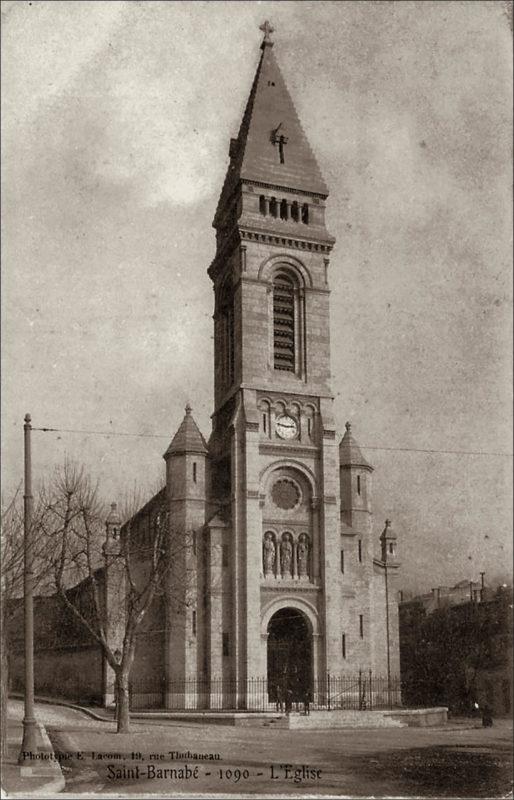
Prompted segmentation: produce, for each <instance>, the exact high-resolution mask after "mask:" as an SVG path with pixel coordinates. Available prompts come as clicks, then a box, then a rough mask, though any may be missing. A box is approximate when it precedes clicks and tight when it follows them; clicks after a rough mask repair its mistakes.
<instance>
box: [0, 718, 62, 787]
mask: <svg viewBox="0 0 514 800" xmlns="http://www.w3.org/2000/svg"><path fill="white" fill-rule="evenodd" d="M37 725H38V729H39V737H38V738H39V749H38V755H41V756H42V758H41V759H38V760H35V761H32V763H30V765H29V762H27V766H19V764H18V756H19V754H20V749H21V742H22V738H23V726H22V724H21V722H19V721H18V720H13V719H8V721H7V739H8V744H9V753H8V756H7V758H6V759H4V760H3V762H2V796H3V797H30V796H32V795H35V796H37V797H40V796H42V795H53V794H57V793H58V792H62V790H63V789H64V777H63V774H62V771H61V767H60V766H59V762H58V761H56V760H55V757H54V751H53V747H52V744H51V742H50V739H49V738H48V734H47V732H46V730H45V727H44V725H41V723H39V722H38V723H37Z"/></svg>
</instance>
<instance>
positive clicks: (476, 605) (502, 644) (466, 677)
mask: <svg viewBox="0 0 514 800" xmlns="http://www.w3.org/2000/svg"><path fill="white" fill-rule="evenodd" d="M438 597H439V603H438ZM400 659H401V674H402V687H403V699H404V701H405V702H406V703H407V704H409V705H447V706H449V708H450V710H451V711H454V712H456V713H470V711H471V710H472V708H473V704H474V703H478V704H479V706H484V705H485V704H487V705H488V706H490V707H491V709H492V710H493V712H494V713H495V714H509V713H510V712H511V710H512V589H511V588H507V587H506V586H500V587H499V588H498V589H497V590H496V591H493V590H491V589H489V588H488V587H486V586H484V585H483V583H482V582H470V581H462V582H460V583H458V584H457V585H456V586H455V587H453V588H452V589H448V587H441V588H440V589H434V590H433V591H432V592H431V593H430V594H427V595H420V596H418V597H414V598H411V599H409V600H404V601H403V602H400Z"/></svg>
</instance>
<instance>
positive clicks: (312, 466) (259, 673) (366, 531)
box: [107, 22, 399, 708]
mask: <svg viewBox="0 0 514 800" xmlns="http://www.w3.org/2000/svg"><path fill="white" fill-rule="evenodd" d="M261 29H262V30H263V32H264V39H263V41H262V44H261V54H260V60H259V63H258V67H257V72H256V74H255V78H254V81H253V84H252V86H251V89H250V93H249V96H248V101H247V103H246V108H245V111H244V114H243V118H242V120H241V124H240V128H239V133H238V135H237V138H233V139H231V140H230V145H229V157H230V162H229V165H228V169H227V173H226V177H225V181H224V183H223V186H222V188H221V193H220V197H219V201H218V205H217V208H216V210H215V214H214V221H213V227H214V229H215V231H216V253H215V256H214V260H213V261H212V263H211V264H210V266H209V268H208V270H207V272H208V276H209V278H210V280H211V281H212V283H213V288H214V342H215V345H214V351H215V352H214V406H213V413H212V431H211V433H210V436H209V437H208V438H207V437H205V438H204V435H203V434H202V432H201V431H200V430H199V428H198V426H197V424H196V422H195V419H194V415H193V410H192V409H191V408H190V407H189V406H187V407H186V409H185V416H184V419H183V421H182V423H181V425H180V427H179V429H178V430H177V432H176V434H175V436H174V438H173V440H172V441H171V443H170V445H169V447H168V448H167V450H166V452H165V453H164V460H165V464H166V485H165V487H164V489H163V490H162V491H161V492H160V493H159V494H158V495H157V496H156V497H155V498H154V499H153V500H151V501H150V502H149V503H148V504H147V505H146V506H145V507H144V508H143V509H141V510H140V511H139V512H138V513H137V514H136V515H135V517H134V518H133V519H132V520H131V522H130V524H131V525H134V526H136V527H138V526H139V527H141V526H144V525H145V524H146V522H145V520H148V519H149V518H151V516H152V509H155V508H157V507H158V506H160V505H161V504H162V503H164V505H165V508H166V513H167V517H168V520H169V526H170V530H173V531H174V535H175V536H177V535H179V536H183V537H184V540H185V539H186V537H189V539H190V546H188V547H184V548H183V550H182V551H181V553H180V555H177V556H176V558H175V563H174V567H173V569H172V570H171V571H170V579H169V592H170V597H169V598H167V602H164V603H163V605H162V609H163V611H162V614H163V615H164V617H165V620H164V623H163V624H162V625H161V634H162V635H159V636H156V637H154V640H153V643H152V646H149V645H144V644H141V646H139V647H138V650H137V653H136V659H135V664H134V669H133V671H134V672H135V673H136V674H139V675H144V674H150V673H155V674H157V673H159V674H163V675H164V678H165V681H166V685H167V687H168V689H167V698H166V700H165V702H164V704H165V705H168V706H170V707H171V706H173V705H174V704H175V705H176V696H175V697H173V696H172V695H173V694H174V695H176V694H177V692H179V689H177V687H179V686H185V685H186V684H187V685H189V686H192V685H194V682H195V681H198V682H199V683H198V685H200V682H203V684H202V685H205V682H207V683H209V682H211V683H212V682H214V681H221V682H222V683H221V685H222V686H223V685H226V686H227V687H228V686H230V687H231V689H230V692H229V691H228V690H227V696H226V698H225V699H224V702H223V705H224V706H226V707H232V708H234V707H240V708H251V707H252V700H251V697H250V691H249V689H248V686H249V682H250V681H252V680H255V679H260V680H262V681H265V682H266V683H267V686H268V696H269V699H270V700H273V699H274V694H273V692H274V690H273V689H272V688H271V687H278V686H280V685H281V681H283V676H284V675H289V676H290V675H295V676H297V677H296V680H297V682H298V681H299V683H300V684H301V691H302V693H303V694H305V692H306V691H307V692H310V694H311V696H313V692H314V693H315V691H316V687H318V686H319V685H320V681H322V680H325V678H326V676H327V675H329V676H345V675H348V676H354V675H356V674H358V673H359V672H365V673H366V674H367V673H368V672H369V671H372V672H373V673H374V674H376V675H382V676H386V675H387V676H388V677H389V676H397V675H398V674H399V641H398V603H397V594H398V592H397V580H398V571H399V561H398V554H397V549H396V547H397V542H396V535H395V533H394V531H393V527H392V525H391V523H390V522H389V520H387V521H386V523H385V527H384V524H383V523H382V524H381V525H380V530H379V531H378V532H377V529H376V528H375V526H374V524H373V517H372V475H373V467H372V465H371V464H370V463H369V462H368V460H367V459H366V458H365V457H364V455H363V454H362V452H361V450H360V448H359V445H358V444H357V441H356V439H355V438H354V433H353V431H352V427H351V425H350V423H347V424H346V431H345V432H344V435H343V436H342V438H341V437H340V434H339V433H338V431H337V430H336V428H335V424H334V414H333V395H332V389H331V372H330V279H331V272H332V270H331V253H332V249H333V247H334V244H335V240H334V238H333V237H332V236H331V235H330V233H329V232H328V230H327V228H326V225H325V208H326V203H327V200H328V195H329V190H328V187H327V185H326V183H325V181H324V179H323V176H322V174H321V171H320V168H319V166H318V163H317V161H316V157H315V154H314V151H313V150H312V149H311V146H310V144H309V142H308V141H307V138H306V135H305V132H304V130H303V128H302V124H301V122H300V120H299V118H298V114H297V112H296V109H295V106H294V102H293V99H292V97H291V95H290V93H289V91H288V88H287V86H286V83H285V80H284V77H283V75H282V73H281V70H280V67H279V64H278V60H277V58H276V53H275V50H276V47H275V45H274V42H273V40H272V33H273V29H272V28H271V26H270V24H269V23H267V22H266V23H264V25H263V26H262V28H261ZM341 269H342V265H341V264H339V263H338V264H337V272H338V273H340V272H341ZM206 279H207V277H206ZM118 525H119V521H118V519H117V515H116V513H115V512H113V515H112V517H111V518H110V521H109V520H108V523H107V534H108V541H109V531H110V530H116V527H117V526H118ZM184 575H187V576H188V578H187V581H184V580H182V582H181V578H183V576H184ZM107 583H108V584H109V580H108V581H107ZM180 587H182V588H180ZM111 589H112V590H113V591H114V588H113V587H111ZM107 591H108V592H109V591H110V588H109V585H107ZM172 595H173V596H172ZM165 599H166V598H165ZM115 635H116V634H115V631H114V632H113V636H114V637H115ZM143 641H144V637H142V639H141V642H143ZM234 687H236V688H235V689H234ZM180 691H183V690H180ZM277 691H278V690H277ZM234 692H235V694H236V696H235V697H234ZM229 694H230V696H229ZM209 703H210V701H209V697H208V692H207V696H206V697H205V696H203V697H200V692H196V693H195V692H194V691H193V692H192V693H190V697H189V699H188V701H187V704H188V705H190V706H193V707H195V706H202V707H209Z"/></svg>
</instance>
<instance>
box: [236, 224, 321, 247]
mask: <svg viewBox="0 0 514 800" xmlns="http://www.w3.org/2000/svg"><path fill="white" fill-rule="evenodd" d="M239 233H240V236H241V239H243V240H244V241H254V242H265V243H266V244H272V245H276V246H278V247H288V248H293V249H295V250H307V251H309V252H313V253H330V251H331V250H332V248H333V246H334V244H333V242H330V241H327V240H326V239H324V240H320V239H316V238H315V237H308V236H306V237H305V238H300V237H297V236H293V235H291V234H290V233H287V234H281V233H279V232H276V233H269V232H267V231H263V230H260V229H259V228H251V227H250V226H245V227H244V228H243V227H241V228H239Z"/></svg>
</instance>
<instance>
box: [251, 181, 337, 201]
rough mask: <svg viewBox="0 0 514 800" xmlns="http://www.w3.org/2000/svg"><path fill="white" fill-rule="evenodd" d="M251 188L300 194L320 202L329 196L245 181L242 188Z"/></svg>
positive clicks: (271, 184)
mask: <svg viewBox="0 0 514 800" xmlns="http://www.w3.org/2000/svg"><path fill="white" fill-rule="evenodd" d="M251 186H260V187H262V188H263V189H271V190H272V191H274V192H286V193H287V194H300V195H304V196H305V197H315V198H317V199H318V200H326V199H327V197H328V194H319V193H318V192H309V191H307V190H306V189H291V188H290V187H289V186H280V184H278V183H264V182H263V181H254V180H248V179H243V181H242V188H243V189H249V190H250V191H251V188H250V187H251Z"/></svg>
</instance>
